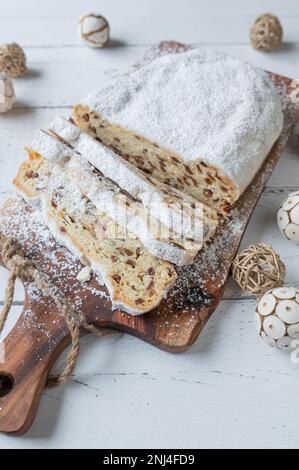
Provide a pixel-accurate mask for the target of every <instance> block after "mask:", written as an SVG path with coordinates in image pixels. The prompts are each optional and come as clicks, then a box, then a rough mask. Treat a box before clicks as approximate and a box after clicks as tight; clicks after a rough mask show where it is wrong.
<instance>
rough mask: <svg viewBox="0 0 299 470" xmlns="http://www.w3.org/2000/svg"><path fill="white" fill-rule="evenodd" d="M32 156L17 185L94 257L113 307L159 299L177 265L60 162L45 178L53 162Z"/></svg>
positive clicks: (57, 231) (78, 250) (57, 232)
mask: <svg viewBox="0 0 299 470" xmlns="http://www.w3.org/2000/svg"><path fill="white" fill-rule="evenodd" d="M30 156H31V157H30V159H29V160H28V161H27V162H26V165H25V164H23V165H22V166H21V168H20V169H19V172H18V175H17V177H16V178H15V181H14V183H15V185H16V186H17V188H18V189H19V190H20V191H21V192H22V194H23V195H24V196H25V197H26V199H29V200H31V199H32V198H33V199H34V200H35V201H36V200H37V199H39V200H40V201H41V207H42V213H43V216H44V219H45V222H46V223H47V225H48V227H49V228H50V230H51V231H52V233H53V235H54V236H55V237H56V238H57V240H58V241H60V242H62V243H63V244H64V245H65V246H66V247H68V248H69V249H70V251H72V252H73V253H74V254H75V255H77V256H79V257H81V256H82V255H84V257H85V258H86V259H87V260H88V261H89V262H90V264H91V266H92V267H93V268H94V269H95V270H96V272H97V273H98V274H99V275H100V277H101V279H102V280H103V282H104V283H105V285H106V287H107V289H108V291H109V295H110V298H111V302H112V305H113V307H114V308H121V309H123V310H125V311H126V312H128V313H131V314H142V313H145V312H148V311H150V310H152V309H153V308H155V307H156V306H157V305H159V303H160V302H161V300H162V299H163V297H164V296H165V295H166V293H167V291H168V290H169V289H170V287H171V286H172V285H173V284H174V282H175V280H176V278H177V275H176V272H175V270H174V268H173V266H172V265H171V264H170V263H168V262H166V261H163V260H161V259H159V258H157V257H155V256H152V255H151V254H150V253H149V251H148V250H147V249H146V247H145V246H144V245H143V244H142V243H141V241H140V240H139V239H137V238H136V237H134V236H132V234H130V233H128V232H127V231H125V230H124V229H122V228H121V227H119V226H118V225H117V224H116V223H115V222H114V220H113V219H112V218H111V217H109V215H108V214H107V213H102V212H100V211H99V210H98V209H97V208H96V206H95V205H94V204H92V202H91V201H90V200H89V199H88V198H87V197H86V196H83V195H82V193H81V191H80V190H79V189H78V187H77V186H76V185H75V184H74V183H73V182H72V181H70V180H69V179H66V177H65V174H64V172H63V171H60V170H61V168H58V171H57V172H56V175H55V177H53V178H51V181H50V182H49V180H48V181H47V177H46V174H49V172H50V171H51V168H50V167H51V163H50V162H48V161H45V160H44V159H43V158H42V157H41V156H39V155H37V154H35V153H33V152H30ZM43 170H44V171H43ZM39 175H40V177H39Z"/></svg>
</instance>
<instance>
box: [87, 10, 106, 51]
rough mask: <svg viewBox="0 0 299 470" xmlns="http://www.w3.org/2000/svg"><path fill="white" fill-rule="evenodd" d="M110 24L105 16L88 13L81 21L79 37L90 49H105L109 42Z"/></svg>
mask: <svg viewBox="0 0 299 470" xmlns="http://www.w3.org/2000/svg"><path fill="white" fill-rule="evenodd" d="M109 34H110V29H109V23H108V21H107V20H106V18H104V16H101V15H97V14H95V13H87V14H86V15H83V16H81V17H80V19H79V36H80V38H81V39H82V41H83V42H84V43H85V44H86V45H87V46H89V47H104V46H106V44H107V43H108V41H109Z"/></svg>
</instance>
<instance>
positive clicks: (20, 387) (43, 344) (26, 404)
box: [0, 289, 70, 434]
mask: <svg viewBox="0 0 299 470" xmlns="http://www.w3.org/2000/svg"><path fill="white" fill-rule="evenodd" d="M30 291H31V289H30ZM69 341H70V335H69V330H68V328H67V325H66V322H65V319H64V317H63V316H61V315H59V312H58V311H57V307H56V306H55V304H54V303H53V302H52V301H51V300H50V299H48V298H46V297H42V296H39V297H38V299H37V298H36V296H34V298H30V297H29V295H28V294H27V292H26V289H25V302H24V307H23V311H22V313H21V315H20V317H19V319H18V321H17V322H16V324H15V326H14V327H13V328H12V330H11V331H10V333H9V334H8V335H7V336H6V338H5V339H4V341H3V342H2V343H1V344H0V352H1V355H0V432H6V433H14V434H23V433H24V432H26V431H27V429H28V428H29V427H30V425H31V424H32V422H33V420H34V417H35V415H36V412H37V408H38V404H39V401H40V397H41V394H42V392H43V390H44V387H45V384H46V381H47V377H48V375H49V373H50V371H51V369H52V367H53V364H54V363H55V361H56V359H57V358H58V356H59V355H60V353H61V352H62V351H63V349H64V348H65V347H66V345H67V343H68V342H69Z"/></svg>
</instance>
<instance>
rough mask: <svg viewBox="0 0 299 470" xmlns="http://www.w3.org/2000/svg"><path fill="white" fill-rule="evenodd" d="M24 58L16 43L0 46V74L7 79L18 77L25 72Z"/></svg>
mask: <svg viewBox="0 0 299 470" xmlns="http://www.w3.org/2000/svg"><path fill="white" fill-rule="evenodd" d="M26 70H27V68H26V56H25V54H24V51H23V49H22V48H21V46H19V45H18V44H17V43H15V42H13V43H11V44H3V46H0V72H3V73H5V75H7V76H8V77H20V76H21V75H23V74H24V73H25V72H26Z"/></svg>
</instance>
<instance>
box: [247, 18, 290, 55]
mask: <svg viewBox="0 0 299 470" xmlns="http://www.w3.org/2000/svg"><path fill="white" fill-rule="evenodd" d="M282 36H283V29H282V26H281V24H280V21H279V19H278V18H277V16H275V15H272V14H271V13H265V14H264V15H260V16H258V17H257V19H256V20H255V22H254V24H253V25H252V27H251V30H250V41H251V45H252V47H253V48H254V49H257V50H258V51H265V52H269V51H273V50H274V49H277V48H278V47H279V46H280V45H281V42H282Z"/></svg>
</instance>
